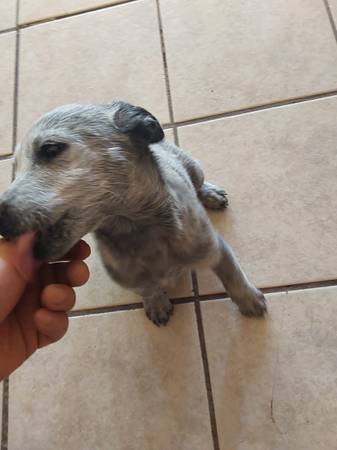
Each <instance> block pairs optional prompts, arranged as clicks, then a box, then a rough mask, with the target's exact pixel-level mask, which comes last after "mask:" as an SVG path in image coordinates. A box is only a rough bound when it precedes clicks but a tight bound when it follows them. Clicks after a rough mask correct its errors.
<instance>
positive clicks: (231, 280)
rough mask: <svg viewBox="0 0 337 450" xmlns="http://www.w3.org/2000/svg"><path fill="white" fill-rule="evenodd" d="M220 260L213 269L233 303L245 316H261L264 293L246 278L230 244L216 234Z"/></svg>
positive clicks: (265, 309) (263, 307) (263, 310)
mask: <svg viewBox="0 0 337 450" xmlns="http://www.w3.org/2000/svg"><path fill="white" fill-rule="evenodd" d="M218 242H219V251H220V260H219V262H218V263H217V264H216V265H215V266H214V267H213V271H214V272H215V274H216V275H217V276H218V277H219V278H220V280H221V281H222V283H223V285H224V286H225V288H226V291H227V292H228V295H229V296H230V297H231V299H232V300H233V302H234V303H236V304H237V306H238V307H239V310H240V312H241V313H242V314H244V315H245V316H263V314H264V313H265V312H266V311H267V307H266V301H265V298H264V295H263V294H262V292H261V291H259V290H258V289H257V288H256V287H255V286H254V285H253V284H252V283H251V282H250V281H249V280H248V278H247V276H246V275H245V273H244V272H243V270H242V269H241V267H240V264H239V262H238V261H237V259H236V257H235V255H234V253H233V251H232V249H231V248H230V246H229V245H228V244H227V243H226V242H225V241H224V240H223V239H222V237H221V236H218Z"/></svg>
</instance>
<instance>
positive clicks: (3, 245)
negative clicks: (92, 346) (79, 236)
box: [0, 238, 90, 381]
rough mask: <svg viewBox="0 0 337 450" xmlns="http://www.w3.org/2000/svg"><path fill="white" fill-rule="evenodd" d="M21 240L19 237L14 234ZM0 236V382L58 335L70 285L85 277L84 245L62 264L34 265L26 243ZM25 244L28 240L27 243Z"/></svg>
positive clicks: (71, 302)
mask: <svg viewBox="0 0 337 450" xmlns="http://www.w3.org/2000/svg"><path fill="white" fill-rule="evenodd" d="M20 239H21V238H20ZM20 239H19V241H18V242H6V241H4V240H0V381H1V380H2V379H4V378H5V377H7V376H8V375H9V374H10V373H12V372H13V371H14V370H15V369H17V368H18V367H19V366H20V365H21V364H22V363H23V362H24V361H25V360H26V359H27V358H29V357H30V356H31V355H32V354H33V353H34V352H35V351H36V350H37V349H38V348H41V347H44V346H46V345H49V344H51V343H53V342H56V341H58V340H59V339H61V338H62V337H63V336H64V334H65V333H66V331H67V328H68V316H67V311H69V310H70V309H72V307H73V306H74V304H75V292H74V290H73V289H72V288H73V287H75V286H81V285H83V284H84V283H86V281H87V280H88V278H89V271H88V268H87V266H86V264H85V263H84V262H83V260H84V259H85V258H87V257H88V256H89V254H90V247H89V246H88V244H86V243H85V242H84V241H80V242H79V243H78V244H77V245H75V247H73V249H72V250H71V251H70V252H69V253H68V255H66V256H65V257H64V258H63V259H62V262H55V263H52V264H50V263H49V264H42V265H41V264H39V263H37V262H36V260H34V258H33V257H32V245H33V239H30V238H28V240H27V239H26V243H24V244H23V246H22V244H21V242H20ZM27 243H28V244H27Z"/></svg>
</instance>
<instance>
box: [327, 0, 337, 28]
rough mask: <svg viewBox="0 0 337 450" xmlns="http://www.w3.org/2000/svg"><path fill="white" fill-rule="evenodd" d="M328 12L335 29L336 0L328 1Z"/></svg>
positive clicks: (336, 21)
mask: <svg viewBox="0 0 337 450" xmlns="http://www.w3.org/2000/svg"><path fill="white" fill-rule="evenodd" d="M328 3H329V6H330V10H331V13H332V16H333V19H334V22H335V27H336V25H337V1H336V0H328Z"/></svg>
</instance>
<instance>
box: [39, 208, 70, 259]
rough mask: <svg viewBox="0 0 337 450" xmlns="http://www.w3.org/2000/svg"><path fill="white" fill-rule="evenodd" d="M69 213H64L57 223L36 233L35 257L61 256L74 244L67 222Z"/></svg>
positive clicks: (52, 257)
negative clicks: (71, 240)
mask: <svg viewBox="0 0 337 450" xmlns="http://www.w3.org/2000/svg"><path fill="white" fill-rule="evenodd" d="M68 220H69V215H68V214H64V215H63V216H62V217H61V218H60V219H59V220H58V221H57V222H56V223H55V224H53V225H49V226H47V227H46V228H45V229H42V230H39V231H37V233H36V238H35V242H34V247H33V253H34V257H35V258H36V259H38V260H42V261H45V260H51V259H54V258H60V257H62V256H63V255H64V253H66V252H67V251H68V250H69V249H70V247H71V246H72V242H70V236H69V233H68V232H67V226H66V223H67V221H68Z"/></svg>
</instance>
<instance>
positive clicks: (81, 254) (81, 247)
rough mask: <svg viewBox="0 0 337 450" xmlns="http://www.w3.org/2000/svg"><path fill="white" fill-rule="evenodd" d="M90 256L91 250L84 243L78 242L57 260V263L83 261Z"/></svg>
mask: <svg viewBox="0 0 337 450" xmlns="http://www.w3.org/2000/svg"><path fill="white" fill-rule="evenodd" d="M90 254H91V248H90V246H89V244H87V243H86V242H85V241H82V240H81V241H79V242H78V243H77V244H76V245H74V247H73V248H72V249H71V250H69V252H68V253H67V254H66V255H65V256H63V257H62V258H60V259H59V261H72V260H74V259H81V260H84V259H86V258H88V256H90Z"/></svg>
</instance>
